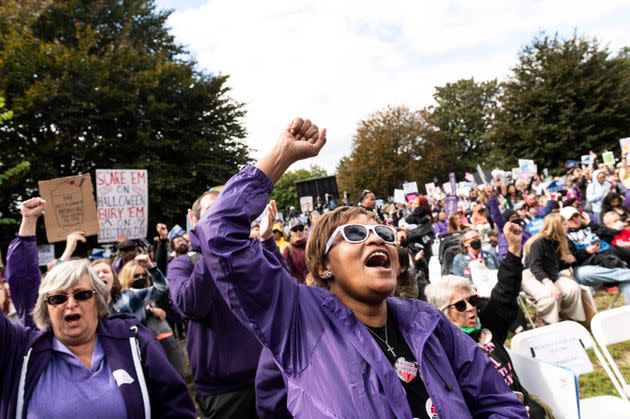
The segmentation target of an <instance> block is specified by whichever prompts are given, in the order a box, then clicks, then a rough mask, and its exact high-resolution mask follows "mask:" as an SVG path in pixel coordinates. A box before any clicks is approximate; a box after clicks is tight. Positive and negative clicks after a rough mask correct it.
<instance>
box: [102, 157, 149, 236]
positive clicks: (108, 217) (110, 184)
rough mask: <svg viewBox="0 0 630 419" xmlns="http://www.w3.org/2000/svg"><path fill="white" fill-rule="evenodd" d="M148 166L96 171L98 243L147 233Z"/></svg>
mask: <svg viewBox="0 0 630 419" xmlns="http://www.w3.org/2000/svg"><path fill="white" fill-rule="evenodd" d="M148 181H149V179H148V175H147V171H146V170H134V169H99V170H97V171H96V196H97V201H98V221H99V224H100V226H101V231H100V233H99V235H98V242H99V243H112V242H115V241H116V239H117V238H118V237H119V236H121V235H124V236H126V237H127V239H129V240H135V239H144V238H145V237H146V236H147V223H148V219H149V183H148Z"/></svg>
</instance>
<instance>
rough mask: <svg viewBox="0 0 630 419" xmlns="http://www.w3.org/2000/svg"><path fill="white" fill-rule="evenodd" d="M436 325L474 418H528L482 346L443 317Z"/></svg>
mask: <svg viewBox="0 0 630 419" xmlns="http://www.w3.org/2000/svg"><path fill="white" fill-rule="evenodd" d="M440 324H441V327H440V326H439V327H438V330H439V333H440V335H441V336H440V340H441V341H442V346H443V348H444V350H445V351H446V354H447V356H448V358H449V363H450V364H451V367H452V369H453V373H454V374H455V377H456V378H457V384H458V385H459V388H460V389H461V391H462V394H463V396H464V400H465V401H466V405H467V406H468V410H469V411H470V415H471V416H472V417H473V418H492V419H499V418H527V412H526V411H525V406H524V405H523V404H522V403H521V402H520V401H518V399H517V398H516V396H515V395H514V393H513V392H512V390H510V388H509V387H508V386H507V384H505V381H503V379H502V378H501V376H500V375H499V373H498V372H497V370H496V368H495V367H494V366H493V365H492V363H491V362H490V360H489V359H488V357H487V356H486V355H485V354H484V353H483V351H482V350H481V348H479V346H477V344H476V343H475V342H474V341H473V340H472V339H471V338H470V337H469V336H467V335H466V334H464V333H462V332H461V331H460V330H458V329H457V328H456V327H455V326H454V325H453V324H452V323H451V322H450V321H449V320H448V319H446V317H444V318H443V319H442V320H441V322H440Z"/></svg>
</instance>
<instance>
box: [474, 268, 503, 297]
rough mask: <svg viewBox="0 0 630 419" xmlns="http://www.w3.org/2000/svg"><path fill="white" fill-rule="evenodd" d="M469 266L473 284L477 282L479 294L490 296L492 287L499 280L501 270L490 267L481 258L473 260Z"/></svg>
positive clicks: (476, 286)
mask: <svg viewBox="0 0 630 419" xmlns="http://www.w3.org/2000/svg"><path fill="white" fill-rule="evenodd" d="M468 268H469V269H470V279H472V282H473V284H475V288H477V293H478V294H479V296H480V297H483V298H490V293H492V289H493V288H494V286H495V285H497V282H499V279H498V276H497V275H498V273H499V271H498V270H496V269H488V267H487V266H486V265H485V264H484V263H483V262H481V261H479V260H471V261H470V263H469V264H468Z"/></svg>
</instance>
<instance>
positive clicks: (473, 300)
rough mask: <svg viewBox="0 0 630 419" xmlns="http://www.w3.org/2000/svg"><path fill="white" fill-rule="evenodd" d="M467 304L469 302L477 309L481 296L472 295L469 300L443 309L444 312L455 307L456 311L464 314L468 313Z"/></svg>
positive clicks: (466, 299)
mask: <svg viewBox="0 0 630 419" xmlns="http://www.w3.org/2000/svg"><path fill="white" fill-rule="evenodd" d="M466 302H468V304H470V305H471V306H473V307H477V303H479V296H478V295H471V296H470V297H468V298H464V299H463V300H459V301H457V302H455V303H453V304H449V305H447V306H446V307H444V308H443V309H442V311H444V310H446V309H447V308H450V307H455V310H457V311H459V312H460V313H463V312H464V311H466V307H467V306H466Z"/></svg>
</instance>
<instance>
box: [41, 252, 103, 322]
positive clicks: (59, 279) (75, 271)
mask: <svg viewBox="0 0 630 419" xmlns="http://www.w3.org/2000/svg"><path fill="white" fill-rule="evenodd" d="M85 274H87V275H88V277H89V278H90V286H91V287H92V289H93V290H94V291H96V306H97V308H98V315H99V317H106V316H109V306H108V305H107V297H108V294H109V291H108V290H107V285H105V283H104V282H103V281H101V280H100V279H99V277H98V275H97V274H96V271H95V270H94V268H92V267H91V266H90V264H89V261H88V260H87V259H72V260H69V261H67V262H63V263H60V264H59V265H57V266H55V267H54V268H52V269H51V271H50V272H48V274H47V275H46V276H45V277H44V278H43V279H42V282H41V284H40V285H39V292H38V294H37V302H36V303H35V308H34V309H33V313H32V315H33V321H34V322H35V325H36V326H37V327H38V328H39V329H44V328H46V327H48V326H50V317H49V316H48V304H47V303H46V297H48V295H49V294H51V293H53V292H56V291H60V290H65V289H68V288H72V287H75V286H76V285H77V284H78V283H79V280H80V279H81V277H82V276H83V275H85Z"/></svg>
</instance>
